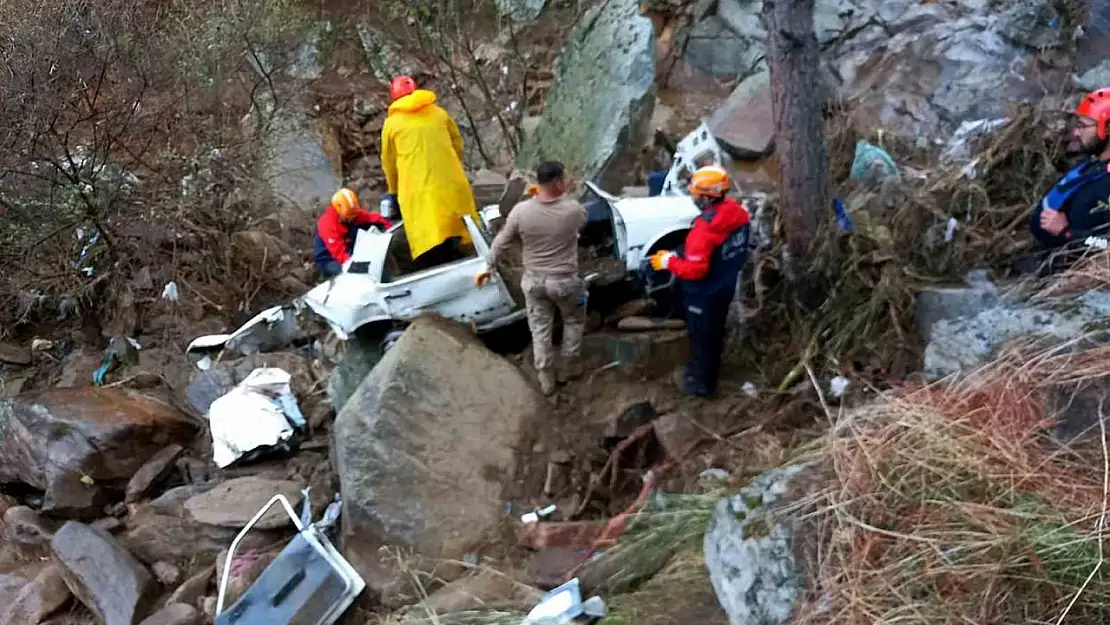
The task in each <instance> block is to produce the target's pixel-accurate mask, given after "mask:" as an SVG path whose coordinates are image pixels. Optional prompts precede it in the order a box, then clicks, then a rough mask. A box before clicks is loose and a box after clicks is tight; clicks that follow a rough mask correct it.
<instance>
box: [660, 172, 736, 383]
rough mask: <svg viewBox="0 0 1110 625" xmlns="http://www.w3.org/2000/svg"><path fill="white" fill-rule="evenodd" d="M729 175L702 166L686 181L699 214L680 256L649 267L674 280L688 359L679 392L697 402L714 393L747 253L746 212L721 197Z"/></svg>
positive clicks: (668, 254)
mask: <svg viewBox="0 0 1110 625" xmlns="http://www.w3.org/2000/svg"><path fill="white" fill-rule="evenodd" d="M728 189H729V179H728V173H727V172H725V170H724V169H721V168H720V167H715V166H711V167H703V168H701V169H699V170H697V171H695V172H694V174H693V176H692V177H691V178H690V186H689V191H690V195H691V196H693V199H694V203H695V204H696V205H697V207H698V209H700V210H701V214H700V215H698V217H697V218H696V219H695V220H694V225H693V227H692V228H691V229H690V233H689V234H688V235H687V236H686V243H685V244H684V245H683V249H682V251H680V252H673V251H668V250H660V251H659V252H656V253H655V254H654V255H653V256H652V257H651V268H652V269H654V270H656V271H662V270H666V271H669V272H671V273H672V274H674V276H675V277H676V278H678V280H679V282H680V284H681V286H682V296H683V304H684V305H685V307H686V331H687V332H688V333H689V335H690V360H689V362H687V364H686V369H685V371H684V375H683V381H682V390H683V391H684V392H685V393H686V394H688V395H693V396H697V397H711V396H713V395H716V393H717V378H718V375H719V373H720V369H721V354H722V352H723V350H724V341H725V322H726V321H727V319H728V308H729V304H731V303H732V298H733V297H734V295H735V294H736V285H737V282H738V281H739V279H740V272H741V270H743V268H744V262H745V261H746V260H747V254H748V230H749V225H748V224H749V221H750V220H749V217H748V211H747V210H746V209H745V208H744V207H743V206H742V205H741V204H740V203H739V202H737V201H736V200H734V199H732V198H728V197H725V194H726V193H728Z"/></svg>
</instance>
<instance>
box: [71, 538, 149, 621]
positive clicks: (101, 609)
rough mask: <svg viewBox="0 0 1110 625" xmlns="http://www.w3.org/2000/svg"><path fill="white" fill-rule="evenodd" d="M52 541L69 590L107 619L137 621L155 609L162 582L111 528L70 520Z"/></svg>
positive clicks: (94, 611)
mask: <svg viewBox="0 0 1110 625" xmlns="http://www.w3.org/2000/svg"><path fill="white" fill-rule="evenodd" d="M51 546H52V548H53V550H54V557H55V558H56V559H57V561H58V563H59V564H61V566H62V576H63V577H64V578H65V582H66V585H67V586H69V589H70V591H72V592H73V594H74V596H76V597H77V598H78V599H80V600H81V603H83V604H85V606H86V607H87V608H89V609H90V610H92V611H93V613H94V614H96V616H97V618H98V619H100V621H101V622H102V623H104V625H135V624H136V623H138V622H139V621H141V620H142V619H143V618H144V617H146V616H147V615H148V614H150V612H151V610H152V608H153V607H154V602H155V600H156V599H157V597H158V584H157V583H156V582H155V581H154V578H153V577H152V576H151V575H150V571H148V570H146V568H145V567H144V566H143V565H142V564H140V563H139V562H138V561H137V560H136V559H135V558H134V557H133V556H132V555H131V554H130V553H128V552H127V550H126V549H124V548H123V546H122V545H120V544H119V543H118V542H116V539H115V538H112V536H111V535H110V534H108V533H107V532H105V531H104V530H101V529H99V528H96V527H90V526H88V525H84V524H81V523H78V522H76V521H70V522H68V523H66V524H65V525H63V526H62V529H60V530H58V533H57V534H55V535H54V540H53V541H52V543H51Z"/></svg>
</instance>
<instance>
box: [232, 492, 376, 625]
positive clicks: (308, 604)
mask: <svg viewBox="0 0 1110 625" xmlns="http://www.w3.org/2000/svg"><path fill="white" fill-rule="evenodd" d="M275 504H281V507H282V509H283V510H284V511H285V514H286V515H287V516H288V517H289V521H290V522H292V523H293V524H294V525H295V526H296V527H297V535H296V536H295V537H294V538H293V540H292V541H290V542H289V543H288V544H287V545H286V546H285V548H284V549H282V551H281V553H280V554H278V556H277V557H276V558H275V559H274V561H273V562H271V563H270V565H269V566H267V567H266V570H264V571H263V572H262V575H261V576H260V577H259V578H258V581H256V582H255V583H254V584H253V585H252V586H251V587H250V588H249V589H247V592H246V593H244V594H243V596H242V597H241V598H240V599H239V600H238V601H237V602H235V605H233V606H231V608H230V609H229V610H228V611H226V612H225V611H224V600H225V598H226V594H227V582H228V577H229V576H230V575H231V566H230V563H231V562H232V561H233V560H234V557H235V553H236V551H237V550H238V548H239V544H240V543H241V542H242V541H243V539H244V537H245V536H246V535H247V533H248V532H250V530H251V529H252V528H254V526H255V525H256V524H257V523H258V522H259V520H260V519H262V518H263V516H265V515H266V514H267V512H269V510H270V508H272V507H273V506H274V505H275ZM339 514H340V504H339V502H335V503H332V504H331V505H329V506H328V509H327V511H325V513H324V517H323V518H322V519H321V520H320V521H319V522H317V523H313V524H310V525H307V526H305V525H303V524H302V523H301V520H300V519H299V518H298V517H297V515H296V514H294V512H293V507H292V506H291V505H290V504H289V500H288V499H287V498H286V497H285V496H284V495H274V496H273V497H272V498H271V499H270V500H269V502H267V503H266V505H265V506H263V507H262V508H261V509H260V510H259V511H258V512H257V513H256V514H255V515H254V517H253V518H252V519H250V521H248V522H247V524H246V526H245V527H244V528H243V530H242V531H241V532H239V535H238V536H236V537H235V540H234V541H232V543H231V547H230V548H229V549H228V551H227V559H226V564H225V566H224V570H223V572H222V574H221V577H220V590H219V595H218V597H217V599H216V625H232V624H235V625H290V624H291V623H298V624H303V625H331V624H332V623H335V622H336V621H337V620H339V618H340V617H341V616H343V613H344V612H345V611H346V610H347V608H348V607H350V605H351V604H352V603H353V602H354V600H355V598H356V597H358V595H359V594H361V593H362V591H363V589H364V588H365V587H366V584H365V582H364V581H363V580H362V578H361V577H360V576H359V574H358V573H357V572H356V571H355V569H354V568H353V567H351V565H350V563H348V562H347V561H346V560H345V559H344V558H343V556H341V555H340V554H339V552H338V551H337V550H336V549H335V547H333V546H332V544H331V541H329V540H328V538H327V535H326V531H327V530H328V529H329V528H330V527H332V526H334V524H335V522H336V520H337V519H338V517H339Z"/></svg>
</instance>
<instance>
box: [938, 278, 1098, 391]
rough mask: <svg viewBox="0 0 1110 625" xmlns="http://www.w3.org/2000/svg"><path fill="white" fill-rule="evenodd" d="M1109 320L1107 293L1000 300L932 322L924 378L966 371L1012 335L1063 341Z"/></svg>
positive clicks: (989, 355)
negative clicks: (963, 314) (1045, 299)
mask: <svg viewBox="0 0 1110 625" xmlns="http://www.w3.org/2000/svg"><path fill="white" fill-rule="evenodd" d="M1108 320H1110V291H1088V292H1085V293H1083V294H1082V295H1079V296H1077V297H1069V298H1065V299H1063V300H1061V301H1055V302H1044V303H1040V304H1038V305H1034V304H1031V303H1029V302H1024V301H1020V300H1016V299H1013V298H1003V299H1002V301H1000V303H999V304H998V305H996V306H993V307H991V308H987V309H986V310H982V311H980V312H978V313H976V314H974V315H972V316H967V317H959V318H956V319H950V320H942V321H938V322H937V323H935V324H934V325H933V328H932V332H931V334H930V339H929V343H928V344H927V345H926V346H925V366H924V368H925V377H926V378H927V379H930V380H936V379H940V378H943V377H945V376H947V375H951V374H954V373H959V372H962V371H970V370H972V369H974V368H976V367H978V366H980V365H982V364H983V363H985V362H986V361H987V360H988V359H989V358H990V357H991V356H992V355H993V354H995V353H996V352H997V350H998V349H999V348H1001V347H1002V346H1003V345H1005V344H1006V343H1008V342H1009V341H1012V340H1014V339H1018V338H1034V337H1036V338H1040V339H1041V340H1042V341H1045V342H1053V343H1055V342H1063V341H1066V340H1069V339H1073V338H1078V337H1080V336H1084V335H1086V334H1088V333H1089V332H1090V331H1091V330H1092V329H1096V328H1098V327H1099V326H1105V324H1106V323H1107V321H1108Z"/></svg>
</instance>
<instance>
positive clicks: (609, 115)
mask: <svg viewBox="0 0 1110 625" xmlns="http://www.w3.org/2000/svg"><path fill="white" fill-rule="evenodd" d="M652 31H653V29H652V24H651V20H649V19H648V18H646V17H644V16H642V15H641V14H640V6H639V2H637V0H610V1H608V2H605V3H602V4H601V5H600V6H596V7H594V8H591V9H589V10H588V11H587V12H586V14H585V15H583V16H582V18H581V19H580V20H579V22H578V25H577V26H576V27H575V28H574V30H573V32H572V33H571V36H570V41H569V43H568V44H567V45H566V47H565V48H564V49H563V52H562V54H561V55H560V57H559V62H558V66H557V68H556V71H555V78H554V80H553V82H552V84H551V90H550V92H549V94H550V95H549V96H548V100H547V104H546V106H545V108H544V113H543V118H542V119H541V121H540V124H539V126H538V127H537V128H536V131H535V133H533V135H532V136H531V137H530V138H529V139H528V141H526V142H525V144H524V146H523V149H522V150H521V153H520V155H519V157H518V158H517V165H518V166H519V167H520V168H522V169H527V170H531V169H533V168H534V167H535V166H536V164H537V163H538V162H540V161H542V160H550V159H555V160H560V161H562V162H563V163H565V164H566V165H567V167H568V168H569V169H570V170H571V171H574V172H577V173H581V175H582V176H583V178H584V179H587V180H593V181H596V182H598V183H599V184H600V185H601V186H602V187H603V188H611V189H619V188H620V187H621V186H622V185H623V184H624V183H625V182H626V180H625V179H626V178H627V176H628V174H629V173H630V172H631V171H633V170H634V169H635V167H636V160H637V158H638V155H639V152H640V149H641V148H642V147H643V146H644V145H645V144H646V143H647V141H648V139H649V138H650V136H651V116H652V108H653V107H654V105H655V40H654V36H653V32H652Z"/></svg>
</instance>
